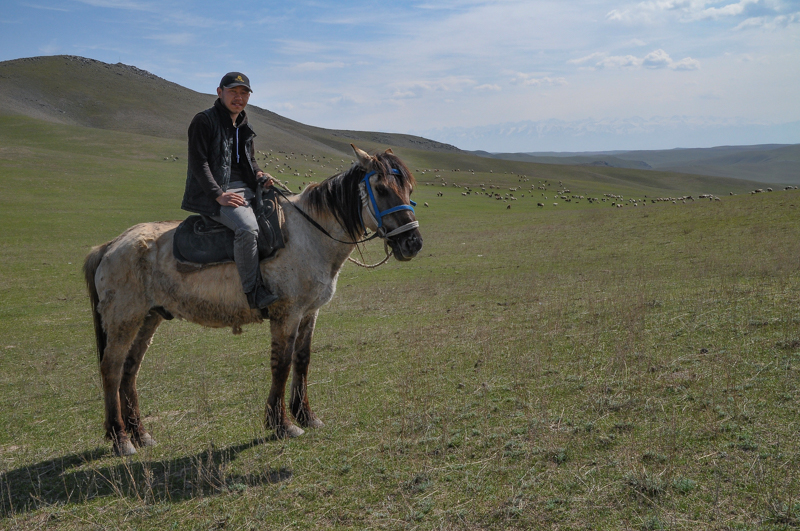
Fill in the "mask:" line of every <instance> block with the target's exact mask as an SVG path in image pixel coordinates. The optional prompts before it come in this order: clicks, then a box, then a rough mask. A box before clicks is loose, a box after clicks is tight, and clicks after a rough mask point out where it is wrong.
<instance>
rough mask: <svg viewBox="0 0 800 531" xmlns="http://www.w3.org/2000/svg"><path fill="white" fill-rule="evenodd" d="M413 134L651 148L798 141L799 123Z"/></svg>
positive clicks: (486, 143)
mask: <svg viewBox="0 0 800 531" xmlns="http://www.w3.org/2000/svg"><path fill="white" fill-rule="evenodd" d="M413 134H415V135H420V136H424V137H426V138H431V139H435V140H437V141H439V142H445V143H448V144H453V145H455V146H457V147H459V148H461V149H467V150H479V149H480V150H485V151H490V152H503V153H511V152H543V151H556V152H564V151H572V152H575V151H581V152H585V151H610V150H626V151H630V150H653V149H672V148H679V147H687V148H689V147H713V146H721V145H755V144H795V143H800V122H788V123H783V124H761V123H753V122H746V121H744V120H738V119H728V118H715V117H691V116H672V117H652V118H641V117H633V118H627V119H602V120H594V119H586V120H577V121H571V122H567V121H562V120H544V121H538V122H534V121H524V122H514V123H503V124H495V125H487V126H483V127H473V128H462V127H450V128H439V129H427V130H420V131H413Z"/></svg>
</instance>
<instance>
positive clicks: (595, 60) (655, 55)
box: [567, 48, 700, 71]
mask: <svg viewBox="0 0 800 531" xmlns="http://www.w3.org/2000/svg"><path fill="white" fill-rule="evenodd" d="M567 63H568V64H574V65H584V64H589V65H590V68H641V67H644V68H650V69H653V70H655V69H660V68H670V69H672V70H683V71H686V70H698V69H699V68H700V62H699V61H698V60H696V59H692V58H691V57H685V58H683V59H681V60H680V61H673V60H672V58H671V57H670V56H669V54H668V53H667V52H665V51H664V50H662V49H660V48H659V49H658V50H654V51H652V52H650V53H649V54H647V55H645V56H644V57H636V56H635V55H608V54H607V53H605V52H595V53H593V54H591V55H587V56H586V57H581V58H580V59H571V60H569V61H567Z"/></svg>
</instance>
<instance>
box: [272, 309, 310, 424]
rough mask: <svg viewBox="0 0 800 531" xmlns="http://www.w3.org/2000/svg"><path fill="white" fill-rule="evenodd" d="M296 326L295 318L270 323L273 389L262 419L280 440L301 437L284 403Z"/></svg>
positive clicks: (295, 337) (295, 339) (274, 320)
mask: <svg viewBox="0 0 800 531" xmlns="http://www.w3.org/2000/svg"><path fill="white" fill-rule="evenodd" d="M298 325H299V322H298V321H297V320H295V319H287V320H283V319H273V320H272V321H271V322H270V329H271V332H272V353H271V356H270V366H271V368H272V386H271V387H270V390H269V397H268V398H267V407H266V411H265V417H266V424H267V427H268V428H269V429H272V430H275V435H276V436H277V437H278V438H279V439H282V438H284V437H298V436H300V435H302V434H303V430H302V429H301V428H299V427H298V426H295V425H294V424H293V423H292V421H291V420H289V418H288V417H287V415H286V404H285V401H284V396H285V395H286V381H287V380H288V379H289V370H290V369H291V365H292V353H293V352H294V346H295V343H296V341H297V333H298Z"/></svg>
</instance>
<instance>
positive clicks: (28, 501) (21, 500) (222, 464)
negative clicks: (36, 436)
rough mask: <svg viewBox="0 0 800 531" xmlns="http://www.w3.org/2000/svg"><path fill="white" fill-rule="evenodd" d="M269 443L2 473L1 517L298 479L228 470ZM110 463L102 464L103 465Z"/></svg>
mask: <svg viewBox="0 0 800 531" xmlns="http://www.w3.org/2000/svg"><path fill="white" fill-rule="evenodd" d="M263 442H265V439H254V440H252V441H250V442H249V443H244V444H240V445H236V446H231V447H227V448H221V449H217V448H210V449H208V450H207V451H204V452H201V453H198V454H195V455H192V456H187V457H180V458H174V459H166V460H162V461H145V460H138V458H129V459H124V458H114V459H113V461H110V460H109V459H108V457H109V454H110V452H109V450H107V449H104V448H97V449H94V450H88V451H86V452H82V453H78V454H71V455H67V456H64V457H58V458H55V459H50V460H48V461H42V462H41V463H35V464H32V465H29V466H25V467H21V468H18V469H15V470H10V471H8V472H4V473H0V496H1V497H2V499H0V517H7V516H10V515H13V514H19V513H22V512H26V511H34V510H37V509H41V508H43V507H48V506H53V505H69V504H79V503H84V502H87V501H89V500H93V499H95V498H98V497H104V496H117V497H125V498H129V499H134V500H138V501H141V502H144V503H158V502H169V501H181V500H187V499H191V498H197V497H202V496H209V495H215V494H219V493H224V492H240V491H244V490H246V489H247V488H248V487H251V486H256V485H263V484H271V483H278V482H281V481H286V480H288V479H289V478H291V477H292V472H291V471H290V470H288V469H285V468H279V469H274V470H273V469H267V470H263V471H258V472H257V473H254V474H249V473H248V474H245V475H237V474H232V473H230V471H229V470H228V469H229V467H230V465H231V463H232V462H233V461H234V460H235V459H236V458H237V457H238V455H239V454H240V453H241V452H243V451H245V450H247V449H249V448H253V447H254V446H257V445H260V444H262V443H263ZM103 458H105V459H104V461H103V462H102V463H97V461H98V460H100V459H103Z"/></svg>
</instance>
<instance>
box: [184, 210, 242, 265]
mask: <svg viewBox="0 0 800 531" xmlns="http://www.w3.org/2000/svg"><path fill="white" fill-rule="evenodd" d="M233 237H234V234H233V231H232V230H231V229H229V228H228V227H226V226H224V225H222V224H220V223H216V222H215V221H212V220H210V219H208V218H204V217H203V216H189V217H188V218H186V219H185V220H183V222H182V223H181V224H180V225H178V228H177V229H175V236H174V238H173V241H172V253H173V254H174V255H175V259H176V260H177V261H178V262H184V263H185V262H190V263H192V264H205V265H208V264H217V263H224V262H232V261H233Z"/></svg>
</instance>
